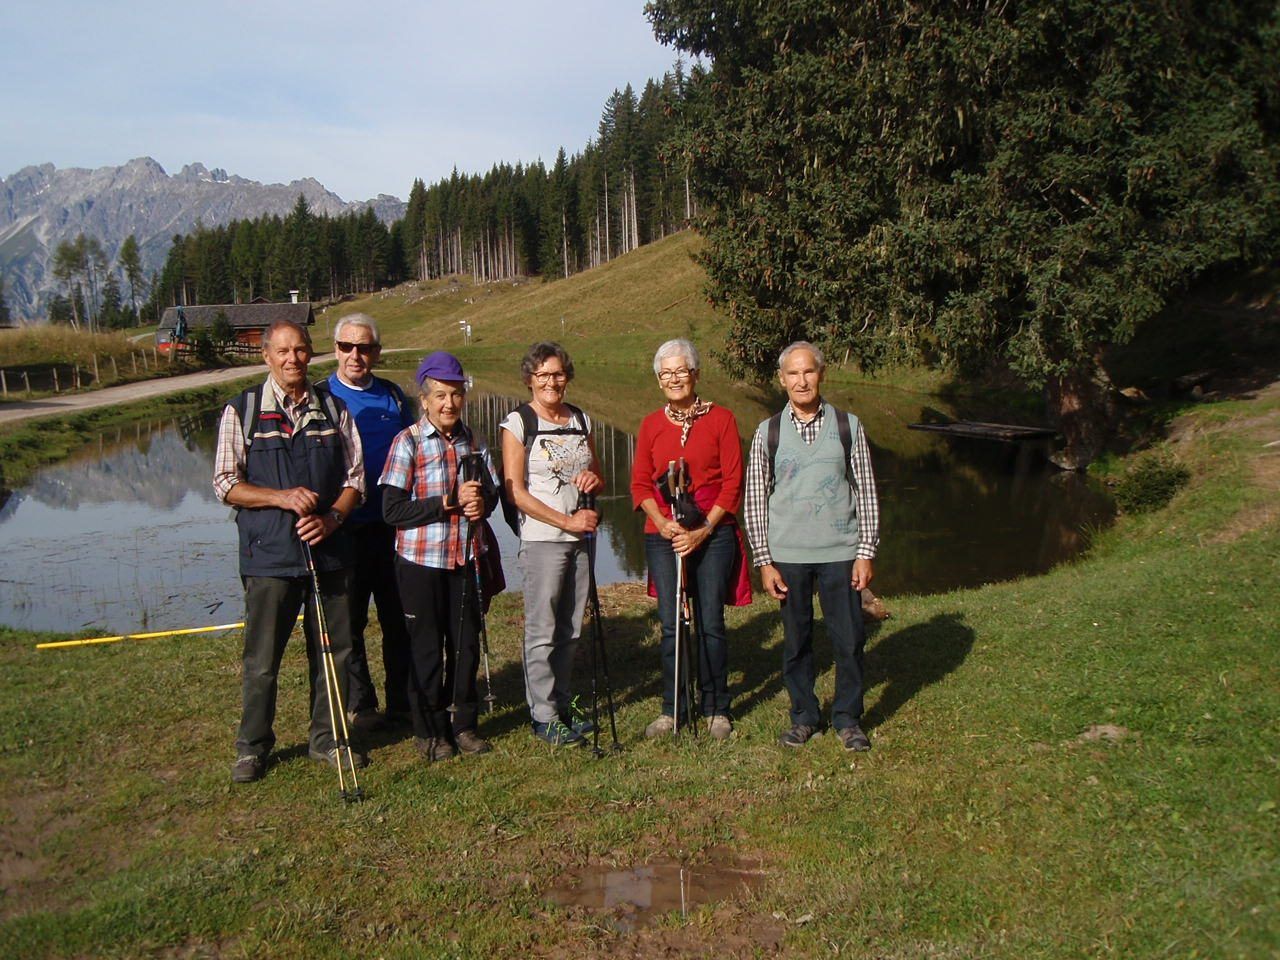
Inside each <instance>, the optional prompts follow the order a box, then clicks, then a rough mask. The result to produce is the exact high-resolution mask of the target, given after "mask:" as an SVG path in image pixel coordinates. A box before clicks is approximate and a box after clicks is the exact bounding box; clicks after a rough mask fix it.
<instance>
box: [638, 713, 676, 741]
mask: <svg viewBox="0 0 1280 960" xmlns="http://www.w3.org/2000/svg"><path fill="white" fill-rule="evenodd" d="M675 728H676V718H675V717H669V716H667V715H666V714H665V713H664V714H662V715H661V716H659V717H658V719H657V720H655V721H653V723H651V724H649V725H648V726H647V727H645V728H644V735H645V736H646V737H648V738H649V739H650V740H655V739H657V738H658V737H665V736H667V735H668V734H670V733H671V731H672V730H674V729H675Z"/></svg>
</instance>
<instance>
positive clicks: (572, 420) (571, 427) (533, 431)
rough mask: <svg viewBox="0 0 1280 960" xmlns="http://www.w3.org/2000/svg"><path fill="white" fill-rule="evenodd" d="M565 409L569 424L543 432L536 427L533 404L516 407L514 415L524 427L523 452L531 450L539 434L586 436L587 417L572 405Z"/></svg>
mask: <svg viewBox="0 0 1280 960" xmlns="http://www.w3.org/2000/svg"><path fill="white" fill-rule="evenodd" d="M564 406H565V409H566V410H568V411H569V422H568V423H567V424H565V425H564V426H563V427H556V428H555V429H554V430H543V429H542V428H541V427H539V426H538V415H537V414H536V413H534V412H533V404H531V403H522V404H520V406H518V407H516V413H517V414H519V415H520V423H521V425H522V426H523V427H524V449H525V452H526V453H528V451H530V450H532V449H533V441H534V440H536V439H537V438H538V437H539V436H540V435H541V434H544V433H546V434H555V435H557V436H581V437H585V436H587V415H586V414H585V413H583V412H582V409H581V408H579V407H575V406H574V405H573V404H572V403H566V404H565V405H564Z"/></svg>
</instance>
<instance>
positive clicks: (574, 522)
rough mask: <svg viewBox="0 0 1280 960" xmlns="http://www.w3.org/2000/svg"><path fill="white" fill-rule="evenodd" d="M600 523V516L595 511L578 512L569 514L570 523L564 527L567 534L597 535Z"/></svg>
mask: <svg viewBox="0 0 1280 960" xmlns="http://www.w3.org/2000/svg"><path fill="white" fill-rule="evenodd" d="M599 523H600V514H598V513H596V512H595V511H594V510H578V511H575V512H574V513H571V514H569V522H568V523H566V524H565V525H564V531H565V533H576V534H587V533H595V532H596V526H597V525H598V524H599Z"/></svg>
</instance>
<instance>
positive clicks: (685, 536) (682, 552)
mask: <svg viewBox="0 0 1280 960" xmlns="http://www.w3.org/2000/svg"><path fill="white" fill-rule="evenodd" d="M676 526H677V527H679V528H680V532H679V533H677V534H676V535H675V536H674V537H672V538H671V546H672V547H674V548H675V551H676V556H678V557H687V556H688V555H689V554H691V553H693V552H694V551H695V550H697V549H698V548H699V547H700V546H702V545H703V544H704V543H706V542H707V537H709V536H711V530H712V528H711V527H709V526H702V527H698V528H697V529H696V530H686V529H685V528H684V527H681V526H680V525H679V524H676Z"/></svg>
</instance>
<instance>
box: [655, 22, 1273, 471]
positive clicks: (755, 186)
mask: <svg viewBox="0 0 1280 960" xmlns="http://www.w3.org/2000/svg"><path fill="white" fill-rule="evenodd" d="M647 10H648V13H649V16H650V18H651V20H652V22H653V25H654V28H655V32H656V33H657V35H658V37H659V38H660V39H662V40H663V41H667V42H673V43H675V44H676V45H677V46H678V47H680V48H682V49H684V50H687V51H689V52H691V53H694V54H697V55H700V56H706V57H709V58H711V60H712V61H713V67H712V69H711V70H710V71H709V73H708V75H707V76H706V77H705V78H704V80H703V81H702V89H701V90H700V91H698V93H697V94H695V95H694V96H692V97H691V98H690V99H691V102H692V104H693V105H694V106H696V108H697V109H696V116H697V118H698V125H697V126H696V128H693V129H690V130H689V131H688V132H687V136H686V139H685V143H686V144H687V145H688V146H689V148H690V154H691V156H692V158H693V162H694V182H695V185H696V187H698V188H699V189H700V190H701V191H702V193H703V199H704V200H707V201H710V212H709V214H708V217H707V223H706V232H707V234H708V237H709V240H710V243H709V252H708V253H707V255H706V264H707V267H708V271H709V274H710V282H711V292H712V296H713V299H715V300H716V301H717V302H718V303H719V304H720V305H722V306H723V307H724V308H725V309H727V311H728V314H729V316H730V317H731V319H732V324H733V333H732V335H731V336H730V337H729V344H730V346H729V348H728V350H729V356H730V359H731V360H732V361H733V362H735V363H736V364H737V365H738V366H739V368H741V369H744V370H745V369H750V368H754V369H756V370H764V369H766V368H767V367H768V366H769V365H770V364H771V362H772V358H773V357H774V356H776V351H777V349H778V348H779V347H780V346H781V345H783V344H784V343H785V342H786V341H787V340H789V339H791V338H794V337H796V336H801V335H803V336H808V337H809V338H811V339H815V340H819V341H821V342H824V343H826V344H828V345H830V346H832V347H835V348H837V349H838V350H839V351H840V352H841V353H844V352H845V351H846V350H847V351H849V353H850V355H851V356H853V357H855V358H856V359H858V360H859V361H861V362H863V363H864V364H875V363H877V362H881V361H884V360H886V359H888V358H897V357H907V358H921V357H924V358H926V359H937V360H939V361H941V362H943V363H948V364H953V365H955V366H958V367H974V366H978V365H982V364H985V363H990V362H992V361H993V360H995V361H999V362H1002V363H1005V364H1007V365H1008V366H1009V367H1011V368H1012V369H1013V370H1014V371H1015V372H1017V373H1018V374H1020V375H1021V376H1022V377H1023V378H1024V379H1025V381H1026V382H1027V383H1029V384H1031V385H1035V386H1044V387H1046V388H1047V389H1048V393H1049V397H1050V401H1051V407H1052V408H1053V409H1054V410H1055V411H1056V412H1057V413H1058V414H1059V416H1060V418H1061V424H1062V428H1063V431H1064V433H1065V434H1066V436H1067V440H1068V447H1067V450H1066V452H1065V457H1064V461H1066V462H1070V463H1073V464H1079V463H1082V462H1084V461H1086V460H1087V459H1088V458H1089V456H1090V455H1091V453H1092V451H1093V450H1094V449H1095V447H1096V444H1097V442H1098V440H1099V437H1100V429H1099V427H1100V422H1101V421H1102V420H1103V419H1104V417H1105V414H1104V411H1105V402H1106V397H1107V393H1108V390H1107V383H1106V380H1105V375H1104V374H1103V373H1102V370H1101V366H1100V362H1099V361H1100V358H1101V352H1102V350H1103V349H1104V348H1105V347H1106V346H1107V345H1109V344H1113V343H1120V342H1124V341H1126V340H1127V339H1129V338H1130V337H1131V336H1132V335H1133V333H1134V331H1135V329H1136V328H1137V327H1138V326H1139V325H1141V324H1142V323H1144V322H1146V321H1148V320H1149V319H1151V318H1152V317H1153V316H1154V315H1155V314H1156V313H1158V312H1159V311H1160V310H1161V309H1162V307H1163V306H1164V305H1165V304H1166V302H1167V300H1168V298H1169V296H1170V294H1171V293H1173V292H1174V291H1175V290H1177V289H1178V288H1180V287H1182V286H1184V285H1186V284H1187V283H1189V282H1190V281H1192V280H1194V279H1195V278H1196V277H1197V276H1198V275H1200V274H1202V273H1204V272H1205V271H1207V270H1210V269H1212V268H1215V267H1219V266H1223V265H1231V264H1241V265H1243V264H1247V263H1250V262H1255V261H1258V260H1260V259H1263V258H1265V257H1267V256H1269V255H1271V254H1272V253H1273V252H1274V250H1275V249H1276V243H1277V231H1278V228H1280V189H1278V186H1277V184H1278V180H1280V177H1278V171H1280V161H1278V158H1280V150H1278V148H1277V136H1276V135H1277V129H1278V127H1280V22H1278V21H1277V5H1276V4H1275V3H1274V0H1270V2H1251V0H1243V2H1225V0H1205V2H1201V3H1191V2H1189V0H1174V2H1172V3H1155V2H1150V0H1138V2H1134V3H1098V2H1097V0H1026V2H1019V0H1009V2H1006V3H1000V4H991V3H986V2H980V0H960V2H956V0H945V2H944V0H914V2H908V0H872V2H865V3H850V4H846V3H834V2H817V0H753V2H751V3H746V2H744V0H653V2H651V3H650V4H649V5H648V7H647Z"/></svg>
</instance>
